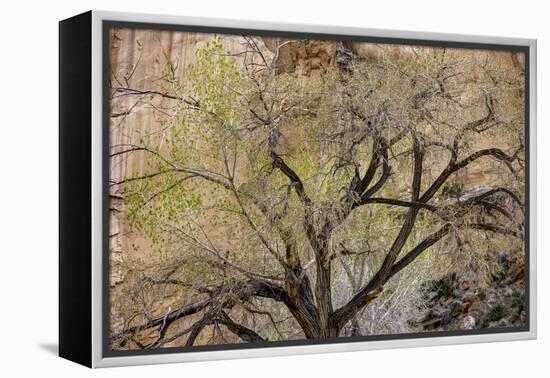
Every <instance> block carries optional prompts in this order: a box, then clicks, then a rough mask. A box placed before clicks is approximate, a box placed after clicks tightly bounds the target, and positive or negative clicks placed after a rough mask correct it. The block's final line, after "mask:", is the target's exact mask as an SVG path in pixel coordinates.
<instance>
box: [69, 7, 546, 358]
mask: <svg viewBox="0 0 550 378" xmlns="http://www.w3.org/2000/svg"><path fill="white" fill-rule="evenodd" d="M535 74H536V42H535V41H534V40H527V39H517V38H501V37H499V38H497V37H482V36H465V35H447V34H435V33H434V34H432V33H412V32H405V31H387V30H373V29H357V28H346V27H325V26H317V25H290V24H267V23H260V22H251V21H247V22H243V21H234V20H216V19H201V18H186V17H172V16H158V15H141V14H127V13H111V12H96V11H92V12H88V13H85V14H82V15H79V16H75V17H73V18H70V19H67V20H64V21H61V22H60V336H59V337H60V355H61V356H62V357H65V358H68V359H71V360H73V361H76V362H78V363H81V364H84V365H87V366H91V367H105V366H121V365H134V364H145V363H164V362H179V361H199V360H210V359H227V358H239V357H250V356H271V355H292V354H300V353H318V352H338V351H354V350H368V349H378V348H389V347H411V346H427V345H443V344H453V343H473V342H490V341H503V340H520V339H530V338H535V337H536V295H535V294H536V293H535V290H536V288H535V282H536V264H535V258H536V245H535V241H536V237H535V229H536V227H535V220H536V191H535V189H536V182H535V180H536V161H535V157H536V151H535V142H534V141H535V140H536V127H535V123H536V112H535V103H536V98H535V96H536V77H535Z"/></svg>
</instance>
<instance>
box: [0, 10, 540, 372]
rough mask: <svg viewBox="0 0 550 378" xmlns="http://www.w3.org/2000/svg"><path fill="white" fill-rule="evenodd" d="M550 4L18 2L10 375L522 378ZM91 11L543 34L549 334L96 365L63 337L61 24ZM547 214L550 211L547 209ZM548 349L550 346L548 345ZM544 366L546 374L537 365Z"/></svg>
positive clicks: (3, 209)
mask: <svg viewBox="0 0 550 378" xmlns="http://www.w3.org/2000/svg"><path fill="white" fill-rule="evenodd" d="M545 3H546V2H545V1H542V0H541V1H528V0H522V1H520V0H516V1H513V2H512V1H505V0H500V1H480V0H476V1H471V0H457V1H448V2H444V1H441V0H439V1H437V0H436V1H420V0H409V1H407V0H403V1H391V0H377V1H367V0H363V1H358V2H357V4H355V3H353V2H351V1H343V0H340V1H334V0H332V1H326V2H324V1H321V0H316V1H299V0H271V1H261V0H256V1H249V2H247V1H238V0H226V1H214V0H187V1H184V0H179V1H172V2H168V1H162V0H119V1H116V3H115V2H114V1H108V0H96V1H80V2H77V1H71V2H69V1H66V2H62V1H41V2H39V1H35V2H31V1H23V0H7V1H4V2H3V4H2V8H1V13H0V14H1V22H0V28H1V32H0V39H1V43H0V56H1V58H0V96H1V102H0V104H1V105H0V109H1V114H0V177H1V179H0V221H1V223H2V224H1V225H0V226H1V227H0V269H1V274H0V283H1V286H0V303H1V305H0V375H1V376H3V377H17V376H29V377H32V376H38V375H39V374H40V375H44V376H57V377H65V376H67V377H81V376H82V377H85V376H91V375H92V374H93V375H94V376H96V377H115V376H121V375H128V376H132V377H176V376H178V377H190V376H191V377H203V376H205V377H209V376H216V377H223V378H228V377H234V376H235V377H236V376H238V377H253V376H254V377H257V376H259V377H289V378H290V377H298V376H300V375H302V376H304V377H333V376H338V377H339V378H344V377H351V376H361V377H380V376H384V377H386V376H389V377H393V376H405V377H407V378H411V377H417V376H418V377H431V376H435V377H462V378H464V377H474V376H491V377H499V378H500V377H522V376H542V375H543V374H544V373H543V371H544V370H546V372H545V373H546V374H548V366H549V364H548V361H549V356H550V353H549V351H550V342H549V338H550V331H549V326H548V324H547V322H548V320H549V317H548V306H549V301H548V289H549V278H548V277H549V276H550V274H549V273H548V265H547V260H546V258H545V256H544V255H545V247H546V246H547V245H548V234H549V231H548V230H544V226H545V225H548V224H549V223H548V222H544V220H548V212H549V211H550V209H549V208H548V201H546V200H545V198H543V197H542V195H541V194H544V193H545V192H546V191H545V189H547V190H548V189H549V188H550V186H549V185H548V180H549V177H548V176H547V175H546V173H547V169H548V165H550V148H549V147H548V144H549V142H550V138H549V130H548V128H547V127H546V126H547V125H546V123H547V121H548V115H549V112H548V111H547V109H545V108H544V107H543V105H544V104H548V102H549V101H550V94H549V88H550V73H549V71H546V70H545V68H547V69H550V67H548V66H547V62H548V61H549V57H548V55H549V50H546V49H545V47H546V46H545V45H546V43H547V42H548V41H550V27H549V23H550V20H549V19H548V14H550V12H549V11H548V10H547V9H545ZM88 9H106V10H120V11H133V12H151V13H166V14H179V15H189V16H211V17H226V18H239V19H256V20H264V21H283V22H298V23H318V24H327V25H345V26H359V27H370V28H387V29H402V30H418V31H430V32H446V33H467V34H486V35H502V36H514V37H529V38H537V39H538V40H539V61H538V67H539V72H538V77H539V91H538V107H539V114H538V116H539V122H538V129H539V141H538V145H539V158H538V162H539V182H538V190H539V202H538V203H539V222H538V233H539V242H538V258H539V259H538V260H539V267H538V270H539V282H538V287H539V298H538V300H539V313H538V316H539V321H538V325H539V340H537V341H525V342H514V343H498V344H481V345H462V346H450V347H437V348H434V347H432V348H419V349H401V350H386V351H376V352H358V353H346V354H331V355H314V356H298V357H284V358H269V359H255V360H236V361H222V362H210V363H195V364H179V365H163V366H147V367H132V368H123V369H104V370H100V371H94V372H92V371H90V370H87V369H85V368H82V367H80V366H77V365H75V364H73V363H71V362H68V361H65V360H62V359H60V358H58V357H56V356H55V353H56V352H55V350H56V344H57V263H58V259H57V246H58V238H57V229H58V228H57V223H58V210H57V208H58V201H57V195H58V194H57V193H58V185H57V180H58V170H57V150H58V139H57V138H58V132H57V106H58V103H57V93H58V89H57V85H58V84H57V79H58V76H57V69H58V68H57V63H58V60H57V55H58V45H57V30H58V29H57V28H58V26H57V21H58V20H60V19H63V18H67V17H69V16H72V15H74V14H77V13H80V12H82V11H85V10H88ZM543 213H546V214H543ZM545 349H546V350H545ZM537 372H538V373H537Z"/></svg>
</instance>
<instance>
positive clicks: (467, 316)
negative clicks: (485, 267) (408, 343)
mask: <svg viewBox="0 0 550 378" xmlns="http://www.w3.org/2000/svg"><path fill="white" fill-rule="evenodd" d="M497 260H498V269H497V270H495V273H493V275H492V282H491V284H490V285H489V287H487V288H482V287H481V285H475V284H474V283H473V282H470V281H468V280H465V279H462V278H461V277H459V276H458V275H457V274H455V273H451V274H448V275H446V276H445V277H442V278H441V279H439V280H435V281H430V282H427V283H425V298H426V305H427V307H428V308H429V310H428V311H427V312H426V313H425V314H424V315H423V316H422V317H421V318H420V319H419V320H413V321H412V322H413V323H414V324H416V325H417V326H418V328H419V329H420V330H432V331H450V330H471V329H476V328H477V329H479V328H508V327H521V326H523V325H524V324H525V309H524V300H525V298H524V294H525V280H524V265H523V264H519V263H516V262H512V261H509V260H508V258H507V256H506V255H505V254H501V255H499V256H497Z"/></svg>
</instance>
